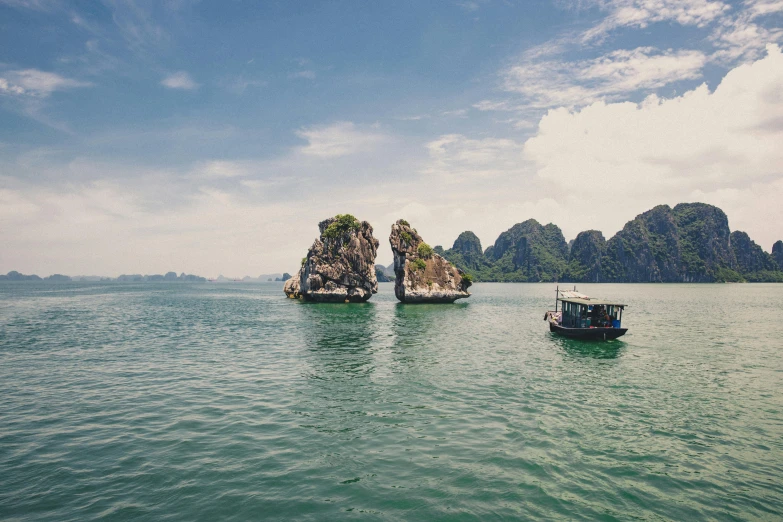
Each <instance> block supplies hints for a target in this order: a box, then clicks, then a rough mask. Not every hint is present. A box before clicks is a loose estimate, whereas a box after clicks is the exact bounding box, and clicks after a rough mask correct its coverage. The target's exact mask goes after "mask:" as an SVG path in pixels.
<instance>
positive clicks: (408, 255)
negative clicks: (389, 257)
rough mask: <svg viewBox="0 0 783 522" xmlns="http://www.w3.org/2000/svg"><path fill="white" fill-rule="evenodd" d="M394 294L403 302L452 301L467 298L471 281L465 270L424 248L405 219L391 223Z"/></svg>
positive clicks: (421, 241) (419, 237) (417, 235)
mask: <svg viewBox="0 0 783 522" xmlns="http://www.w3.org/2000/svg"><path fill="white" fill-rule="evenodd" d="M389 243H390V244H391V248H392V252H393V253H394V274H395V277H396V279H395V281H394V295H396V296H397V299H399V300H400V301H402V302H403V303H453V302H454V301H456V300H457V299H464V298H466V297H470V293H469V292H468V287H470V285H471V284H472V283H471V281H470V280H469V279H468V278H467V277H465V273H464V272H463V271H462V270H460V269H459V268H457V267H455V266H454V265H452V264H451V263H449V262H448V261H447V260H446V259H444V258H443V257H441V256H440V255H438V254H436V253H435V252H434V251H433V250H432V249H429V248H427V245H426V243H424V241H423V240H422V238H421V236H420V235H419V234H418V232H416V230H415V229H413V228H411V226H410V225H409V224H408V222H407V221H405V220H402V219H400V220H398V221H397V222H396V223H395V224H393V225H392V230H391V235H390V236H389Z"/></svg>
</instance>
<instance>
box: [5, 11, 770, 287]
mask: <svg viewBox="0 0 783 522" xmlns="http://www.w3.org/2000/svg"><path fill="white" fill-rule="evenodd" d="M781 27H783V0H748V1H744V2H724V1H718V0H679V1H672V0H594V1H593V0H581V1H568V0H557V1H543V0H542V1H531V2H512V1H494V0H484V1H479V0H476V1H464V2H445V1H444V2H339V1H334V2H284V1H280V2H263V3H257V2H241V1H233V2H205V1H204V2H192V1H187V0H179V1H169V2H160V1H157V2H142V1H135V0H132V1H108V0H107V1H104V2H60V1H57V0H0V114H1V115H2V116H1V117H0V240H2V242H3V243H4V245H6V246H5V247H4V248H3V249H2V250H0V271H2V272H5V271H8V270H12V269H16V270H20V271H23V272H37V273H40V274H42V275H45V274H49V273H53V272H62V273H69V274H77V273H97V274H107V275H116V274H119V273H131V272H141V273H159V272H165V271H168V270H176V271H188V272H194V273H200V274H203V275H217V274H218V273H225V274H226V275H231V276H242V275H246V274H249V275H256V274H259V273H265V272H272V271H284V270H288V271H292V270H294V269H295V268H296V265H297V261H298V260H299V259H300V258H301V256H302V255H303V254H304V252H305V251H306V249H307V247H308V246H309V245H310V243H311V242H312V240H313V238H314V237H315V235H316V233H317V228H316V223H317V222H318V221H319V220H321V219H323V218H325V217H328V216H330V215H333V214H335V213H338V212H352V213H354V214H356V215H357V216H358V217H360V218H363V219H367V220H368V221H370V222H371V223H372V224H373V225H374V226H375V228H376V234H377V236H378V237H379V238H380V240H381V243H382V245H384V247H383V248H382V250H381V254H380V259H379V261H380V262H386V263H387V262H389V261H390V258H391V254H390V252H389V251H388V248H387V246H386V244H387V242H386V234H387V233H388V228H389V226H390V224H391V223H392V222H393V221H394V220H395V219H397V218H398V217H405V218H406V219H409V220H410V221H411V222H413V223H414V225H415V226H417V228H418V229H419V230H420V232H422V234H423V235H424V237H425V239H427V240H428V241H429V242H430V243H432V244H444V245H446V246H449V245H450V244H451V242H453V240H454V239H455V238H456V236H457V234H459V232H461V231H463V230H473V231H475V232H476V233H477V234H478V235H479V237H480V238H481V240H482V242H483V244H484V246H487V245H488V244H490V243H491V242H492V241H494V239H495V238H496V237H497V235H498V234H499V233H500V232H502V231H503V230H506V229H507V228H509V227H510V226H511V225H513V224H514V223H517V222H520V221H523V220H525V219H528V218H530V217H534V218H536V219H539V220H540V221H543V222H549V221H552V222H554V223H556V224H558V225H559V226H560V227H561V228H563V230H564V232H565V234H566V237H567V239H570V238H573V237H574V236H575V235H576V234H577V233H578V232H579V231H581V230H585V229H589V228H597V229H599V230H602V231H603V232H604V234H605V235H606V236H607V237H609V236H611V235H612V234H613V233H614V232H616V231H617V230H618V229H619V228H621V227H622V225H623V224H624V223H625V221H627V220H628V219H631V218H633V217H634V216H635V215H636V214H638V213H640V212H642V211H644V210H646V209H648V208H650V207H651V206H653V205H655V204H659V203H668V204H676V203H677V202H680V201H706V202H709V203H713V204H717V205H720V206H721V207H722V208H724V210H726V212H727V213H728V215H729V219H730V224H731V226H732V228H733V229H743V230H746V231H747V232H748V233H750V234H751V237H753V238H754V239H756V240H757V241H758V242H759V243H760V244H761V245H762V247H764V248H765V250H770V247H771V245H772V242H773V241H774V240H776V239H780V238H783V228H781V226H780V223H781V222H783V214H781V210H780V207H781V205H780V204H779V201H780V198H781V197H783V158H781V155H780V154H781V153H780V152H779V151H778V148H779V147H777V146H776V145H775V143H780V139H781V138H783V136H781V131H783V123H781V122H783V99H781V96H779V95H778V94H777V93H780V92H783V58H781V54H780V50H779V48H778V47H777V46H776V44H780V43H781V41H782V40H783V37H781Z"/></svg>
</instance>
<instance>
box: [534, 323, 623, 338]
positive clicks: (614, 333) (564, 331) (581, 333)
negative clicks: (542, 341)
mask: <svg viewBox="0 0 783 522" xmlns="http://www.w3.org/2000/svg"><path fill="white" fill-rule="evenodd" d="M549 331H550V332H554V333H556V334H559V335H562V336H564V337H570V338H572V339H584V340H590V341H609V340H611V339H617V338H618V337H621V336H623V335H625V332H627V331H628V328H565V327H563V326H558V325H556V324H555V323H552V322H550V323H549Z"/></svg>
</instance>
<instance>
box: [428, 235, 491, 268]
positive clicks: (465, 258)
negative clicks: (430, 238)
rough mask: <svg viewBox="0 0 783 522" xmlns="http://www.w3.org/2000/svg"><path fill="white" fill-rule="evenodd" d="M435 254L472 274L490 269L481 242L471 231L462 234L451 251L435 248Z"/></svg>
mask: <svg viewBox="0 0 783 522" xmlns="http://www.w3.org/2000/svg"><path fill="white" fill-rule="evenodd" d="M435 252H436V253H437V254H440V255H442V256H443V257H445V258H447V259H448V260H449V261H451V262H453V263H454V264H455V265H457V266H459V267H462V268H463V269H465V270H468V271H470V272H477V271H481V270H484V269H487V268H489V262H488V261H487V258H486V257H484V252H482V250H481V241H480V240H479V238H478V237H477V236H476V234H474V233H473V232H470V231H467V232H463V233H462V234H460V235H459V237H457V239H456V240H455V241H454V246H452V247H451V248H450V249H449V250H447V251H445V252H443V251H442V250H439V247H435Z"/></svg>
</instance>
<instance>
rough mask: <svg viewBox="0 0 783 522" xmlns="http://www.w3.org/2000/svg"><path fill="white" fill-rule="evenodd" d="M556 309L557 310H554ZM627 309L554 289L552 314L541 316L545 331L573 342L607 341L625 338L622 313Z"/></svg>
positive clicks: (572, 292)
mask: <svg viewBox="0 0 783 522" xmlns="http://www.w3.org/2000/svg"><path fill="white" fill-rule="evenodd" d="M558 306H559V307H560V310H558ZM626 306H627V305H624V304H621V303H617V302H616V301H606V300H602V299H593V298H591V297H588V296H586V295H584V294H581V293H579V292H577V291H576V287H574V289H573V290H560V287H559V286H558V287H557V294H556V297H555V310H554V311H552V310H549V311H547V312H546V314H544V321H547V322H548V323H549V331H550V332H554V333H556V334H559V335H563V336H565V337H572V338H574V339H585V340H594V341H608V340H610V339H617V338H618V337H620V336H622V335H625V332H627V331H628V329H627V328H622V323H621V321H622V315H623V310H624V309H625V307H626Z"/></svg>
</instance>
